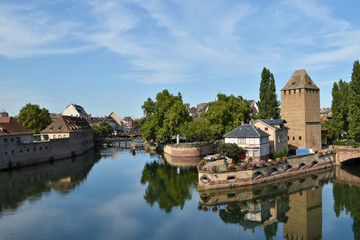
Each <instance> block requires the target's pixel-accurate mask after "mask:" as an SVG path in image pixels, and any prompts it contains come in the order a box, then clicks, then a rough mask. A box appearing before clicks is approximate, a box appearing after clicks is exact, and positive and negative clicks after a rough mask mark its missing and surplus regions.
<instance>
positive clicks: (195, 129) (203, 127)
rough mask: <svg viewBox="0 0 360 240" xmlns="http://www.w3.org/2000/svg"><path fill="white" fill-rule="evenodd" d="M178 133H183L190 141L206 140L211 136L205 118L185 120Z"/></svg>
mask: <svg viewBox="0 0 360 240" xmlns="http://www.w3.org/2000/svg"><path fill="white" fill-rule="evenodd" d="M180 133H181V134H185V135H186V136H187V138H188V139H189V140H190V141H208V140H210V139H211V138H212V133H211V129H210V124H209V122H208V121H207V120H206V119H205V118H198V119H194V120H193V121H191V122H185V123H184V124H183V125H182V126H181V127H180Z"/></svg>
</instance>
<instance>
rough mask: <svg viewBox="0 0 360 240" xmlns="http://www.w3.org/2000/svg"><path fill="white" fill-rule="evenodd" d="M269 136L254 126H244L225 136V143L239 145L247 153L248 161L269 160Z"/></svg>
mask: <svg viewBox="0 0 360 240" xmlns="http://www.w3.org/2000/svg"><path fill="white" fill-rule="evenodd" d="M269 136H270V135H269V134H268V133H266V132H264V131H262V130H261V129H259V128H257V127H255V126H254V125H252V124H242V125H240V126H239V127H237V128H235V129H234V130H232V131H231V132H229V133H227V134H225V135H224V137H225V143H235V144H237V145H238V146H239V147H241V148H243V149H245V150H246V151H247V152H246V158H247V159H249V158H251V159H252V160H255V161H259V160H267V159H268V158H269Z"/></svg>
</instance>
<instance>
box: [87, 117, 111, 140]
mask: <svg viewBox="0 0 360 240" xmlns="http://www.w3.org/2000/svg"><path fill="white" fill-rule="evenodd" d="M91 128H92V129H93V132H94V138H95V139H96V138H101V137H107V136H109V135H111V134H112V133H113V132H114V129H113V128H112V127H111V126H110V124H109V123H108V122H107V121H103V122H101V123H100V124H99V125H93V126H92V127H91Z"/></svg>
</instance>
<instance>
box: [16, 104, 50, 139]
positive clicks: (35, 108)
mask: <svg viewBox="0 0 360 240" xmlns="http://www.w3.org/2000/svg"><path fill="white" fill-rule="evenodd" d="M18 119H19V123H20V124H21V125H23V126H24V127H26V128H27V129H29V130H30V131H32V132H34V133H40V132H41V131H42V130H44V129H45V128H46V127H47V126H48V125H49V124H50V123H51V117H50V114H49V111H48V110H47V109H46V108H43V109H40V107H39V105H36V104H31V103H28V104H26V105H25V106H24V107H23V108H22V109H21V110H20V113H19V118H18Z"/></svg>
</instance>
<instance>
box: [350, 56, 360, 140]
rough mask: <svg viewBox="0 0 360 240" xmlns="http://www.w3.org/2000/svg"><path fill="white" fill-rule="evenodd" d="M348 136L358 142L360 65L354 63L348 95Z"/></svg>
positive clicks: (359, 137)
mask: <svg viewBox="0 0 360 240" xmlns="http://www.w3.org/2000/svg"><path fill="white" fill-rule="evenodd" d="M349 98H350V99H349V109H350V110H349V136H350V137H351V138H353V139H355V140H360V64H359V61H355V62H354V65H353V72H352V75H351V82H350V94H349Z"/></svg>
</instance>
